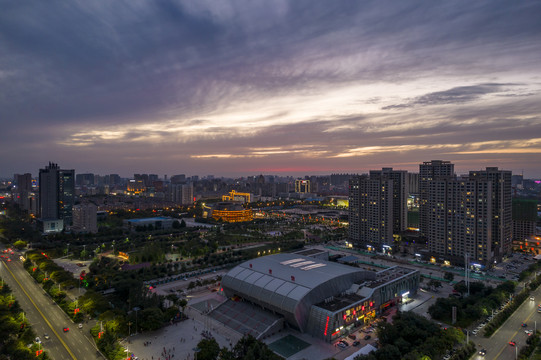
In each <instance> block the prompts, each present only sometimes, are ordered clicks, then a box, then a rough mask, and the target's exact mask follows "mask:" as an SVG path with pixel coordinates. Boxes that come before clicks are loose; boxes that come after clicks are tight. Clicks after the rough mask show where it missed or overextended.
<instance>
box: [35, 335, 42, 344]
mask: <svg viewBox="0 0 541 360" xmlns="http://www.w3.org/2000/svg"><path fill="white" fill-rule="evenodd" d="M34 341H35V342H37V343H38V344H41V339H40V338H39V336H38V337H37V338H36V339H35V340H34Z"/></svg>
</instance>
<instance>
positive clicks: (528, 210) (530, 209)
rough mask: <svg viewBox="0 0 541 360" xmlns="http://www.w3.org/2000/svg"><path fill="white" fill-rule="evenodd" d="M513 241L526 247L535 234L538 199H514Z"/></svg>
mask: <svg viewBox="0 0 541 360" xmlns="http://www.w3.org/2000/svg"><path fill="white" fill-rule="evenodd" d="M512 213H513V215H512V216H513V241H514V242H517V245H518V246H523V247H524V248H526V244H527V243H528V241H531V240H532V238H533V236H534V235H535V224H536V221H537V200H535V199H513V210H512Z"/></svg>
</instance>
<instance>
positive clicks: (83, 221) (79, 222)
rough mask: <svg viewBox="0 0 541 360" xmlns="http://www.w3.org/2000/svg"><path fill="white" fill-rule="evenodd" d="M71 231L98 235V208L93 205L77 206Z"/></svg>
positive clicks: (74, 209)
mask: <svg viewBox="0 0 541 360" xmlns="http://www.w3.org/2000/svg"><path fill="white" fill-rule="evenodd" d="M71 230H72V231H74V232H76V233H92V234H93V233H97V232H98V207H97V206H96V205H94V204H92V203H87V204H80V205H75V206H74V207H73V226H72V227H71Z"/></svg>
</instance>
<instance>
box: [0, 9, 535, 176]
mask: <svg viewBox="0 0 541 360" xmlns="http://www.w3.org/2000/svg"><path fill="white" fill-rule="evenodd" d="M3 8H4V11H2V12H1V13H0V42H1V43H2V47H3V49H5V51H4V52H3V53H2V55H0V80H1V83H2V85H3V86H2V87H0V125H2V141H1V142H0V152H1V153H2V154H4V156H2V157H1V158H0V177H3V178H10V177H12V176H13V174H15V173H27V172H30V173H32V174H33V175H34V176H35V175H36V174H37V172H38V170H39V169H40V168H42V167H43V166H44V165H45V164H47V162H49V161H53V162H55V163H58V164H59V165H60V166H61V167H62V168H64V169H75V171H76V173H88V172H90V173H96V174H101V175H105V174H120V175H121V176H123V177H125V176H131V175H132V174H134V173H155V174H159V175H160V176H163V175H164V174H168V175H169V176H171V175H174V174H181V173H185V174H187V175H188V176H189V175H201V176H205V175H210V174H212V175H216V176H225V177H239V176H248V175H258V174H270V175H282V176H288V175H292V176H304V175H323V174H331V173H366V172H368V171H369V170H373V169H380V168H382V167H393V168H394V169H395V170H408V171H410V172H418V171H419V164H421V163H422V162H423V161H430V160H434V159H441V160H447V161H451V162H452V163H454V164H455V171H456V172H457V173H467V172H468V171H469V170H481V169H484V168H486V167H492V166H497V167H499V168H500V169H502V170H511V171H513V173H514V174H520V173H522V172H523V173H524V176H525V178H540V177H541V168H540V167H539V159H540V156H541V63H540V62H539V59H540V58H541V41H539V39H541V23H539V21H538V19H537V18H538V16H537V15H538V14H539V13H541V3H540V2H527V3H511V2H506V1H490V2H489V1H482V2H474V3H472V2H468V1H456V2H452V3H431V2H428V3H426V2H422V3H421V2H413V1H409V2H400V1H373V2H371V1H368V2H358V3H357V2H342V1H338V2H332V3H329V2H313V1H310V2H303V1H294V2H293V1H291V2H287V1H273V2H267V3H263V2H262V3H254V2H244V1H231V2H225V1H224V2H219V3H217V2H212V1H209V2H205V1H198V2H194V3H190V2H182V1H179V2H176V1H165V2H159V3H157V2H144V1H140V2H139V1H130V2H125V3H123V2H115V3H100V2H81V3H72V4H70V5H66V3H65V2H62V1H50V2H47V3H42V2H35V3H30V4H29V3H24V4H23V3H13V4H9V5H7V4H6V5H4V7H3Z"/></svg>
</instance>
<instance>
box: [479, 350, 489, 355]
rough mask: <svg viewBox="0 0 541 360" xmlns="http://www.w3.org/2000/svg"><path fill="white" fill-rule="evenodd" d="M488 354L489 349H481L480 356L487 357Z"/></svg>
mask: <svg viewBox="0 0 541 360" xmlns="http://www.w3.org/2000/svg"><path fill="white" fill-rule="evenodd" d="M486 354H487V349H481V350H479V355H481V356H485V355H486Z"/></svg>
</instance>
